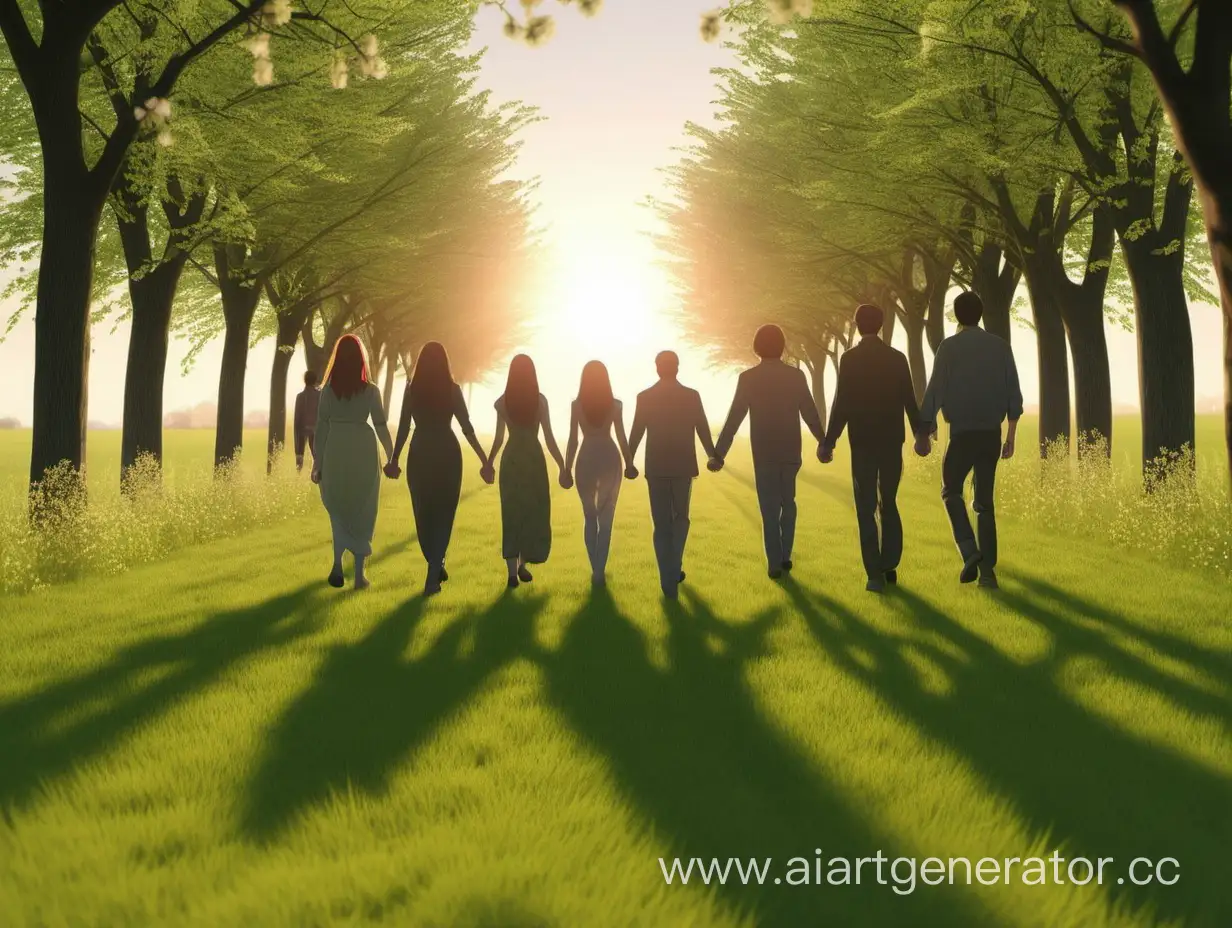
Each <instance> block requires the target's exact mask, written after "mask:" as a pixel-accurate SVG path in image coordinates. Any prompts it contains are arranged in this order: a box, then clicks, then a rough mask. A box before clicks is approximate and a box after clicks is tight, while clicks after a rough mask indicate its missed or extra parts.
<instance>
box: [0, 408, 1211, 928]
mask: <svg viewBox="0 0 1232 928" xmlns="http://www.w3.org/2000/svg"><path fill="white" fill-rule="evenodd" d="M201 434H202V435H204V434H205V433H201ZM17 440H18V439H13V442H16V441H17ZM180 440H181V439H180V438H178V437H177V439H176V446H175V449H174V455H173V456H172V457H173V462H174V460H176V457H175V456H178V455H183V459H184V460H187V459H188V457H189V455H188V453H187V450H186V449H187V446H186V445H181V444H179V442H180ZM184 440H185V441H189V440H191V439H184ZM95 446H96V449H98V448H103V450H106V449H105V446H104V445H103V442H101V441H96V442H95ZM208 446H209V442H208V440H204V441H203V442H202V443H201V447H200V448H195V446H194V448H193V454H194V455H196V454H197V453H200V455H202V456H203V457H204V459H205V460H206V462H207V466H208V453H209V452H208ZM9 447H10V449H11V448H12V445H10V446H9ZM3 451H4V449H2V448H0V467H3V468H8V469H9V470H12V471H13V473H14V474H16V475H17V476H16V479H17V480H18V481H20V475H21V472H22V462H20V461H19V462H18V464H17V466H16V467H15V468H14V467H13V466H12V463H11V461H7V460H6V457H10V456H6V455H5V454H4V453H3ZM840 453H841V455H843V456H841V457H840V460H839V461H837V462H836V463H835V465H833V466H832V467H831V468H829V469H822V468H821V467H820V466H819V465H817V464H815V463H813V464H811V465H809V466H807V467H806V469H805V473H804V475H803V477H802V482H801V499H800V506H801V529H800V537H799V541H798V545H797V565H798V568H797V570H796V572H795V576H794V578H793V579H792V580H791V581H789V582H785V583H783V584H781V585H775V584H772V583H770V582H769V581H768V580H766V578H765V576H764V572H763V567H762V563H761V557H760V553H759V545H760V541H759V528H758V525H757V517H756V506H755V499H754V495H753V490H752V487H751V470H750V468H749V465H748V463H747V461H744V460H737V459H735V458H734V459H733V461H732V463H731V465H730V466H729V469H728V470H727V471H726V472H724V473H723V474H721V475H718V476H711V475H706V476H704V477H703V478H702V479H700V480H699V481H698V483H697V487H696V492H695V499H694V525H693V534H692V536H691V539H690V544H689V551H688V555H687V564H686V567H687V569H688V571H689V580H688V583H687V584H686V585H685V591H684V592H683V594H682V598H681V600H680V603H679V605H678V606H673V607H671V608H668V607H666V606H665V604H664V603H663V602H662V601H661V600H660V598H659V596H658V590H657V584H656V582H655V578H654V568H653V558H652V554H651V549H650V529H649V524H648V507H647V502H646V493H645V487H644V485H643V484H642V483H640V482H639V483H637V484H627V485H626V487H625V495H624V496H623V497H622V500H621V505H620V509H619V514H618V525H617V532H616V540H615V544H614V553H613V559H612V564H611V568H610V573H611V578H612V579H611V583H610V593H604V594H593V593H592V592H591V590H590V587H589V583H588V571H587V569H586V566H585V554H584V551H583V548H582V542H581V531H580V529H581V525H580V521H581V519H580V511H579V507H578V506H577V504H576V499H575V498H574V497H573V496H572V495H571V494H566V493H564V492H563V491H558V492H557V494H556V496H555V498H554V507H555V508H554V514H553V516H554V524H555V527H556V547H555V551H554V552H553V556H552V559H551V562H550V563H549V564H547V565H545V566H543V567H542V568H540V569H539V570H538V571H537V573H536V580H535V582H534V583H533V584H531V585H530V586H528V587H523V588H522V589H520V590H518V591H517V592H516V593H514V594H512V595H506V594H505V592H504V589H503V585H504V579H503V565H502V564H501V562H500V560H499V557H498V555H499V550H498V544H499V529H498V524H499V506H498V500H497V495H496V491H495V489H494V488H487V487H483V486H481V485H480V484H479V482H478V481H477V479H475V478H474V477H473V476H468V483H467V486H466V490H465V493H466V499H465V501H464V503H463V506H462V509H461V511H460V514H459V524H458V528H457V533H456V536H455V543H454V546H453V548H452V550H451V555H450V573H451V574H452V575H453V578H454V579H452V580H451V581H450V584H449V585H448V587H447V591H446V593H445V594H444V595H443V596H441V597H439V598H436V599H434V600H432V601H429V602H426V603H425V602H424V601H422V600H421V599H420V598H419V597H418V595H417V593H418V590H419V587H420V585H421V583H422V573H423V571H422V562H421V560H420V558H419V554H418V550H417V549H416V547H415V543H414V537H413V527H412V524H411V517H410V505H409V499H408V497H407V494H406V490H405V485H403V484H399V485H395V484H392V483H386V484H385V485H384V488H383V489H384V495H383V501H382V511H381V518H380V522H379V524H378V538H377V551H378V554H377V556H376V558H375V564H374V566H373V568H372V577H373V580H374V586H373V588H372V589H371V590H370V591H368V592H366V593H362V594H355V593H352V592H349V591H346V592H337V591H334V590H331V589H329V588H328V587H327V586H326V585H325V583H324V576H325V573H326V571H327V569H328V560H329V554H328V525H327V522H326V519H325V517H324V513H323V512H322V513H318V514H314V515H312V516H310V517H307V518H296V519H292V520H288V521H286V522H284V523H282V524H279V525H274V526H268V527H262V526H254V527H253V530H252V532H251V533H250V534H248V535H246V536H245V537H243V538H240V539H231V540H226V541H220V542H214V543H211V544H209V545H204V546H198V547H194V548H190V549H187V550H184V551H180V552H177V553H174V554H172V555H171V556H169V557H168V559H166V560H165V561H163V562H161V563H158V564H152V565H148V566H145V567H140V568H138V569H135V570H133V571H130V572H128V573H126V574H123V575H121V576H119V577H114V578H107V579H98V580H87V581H81V582H78V583H72V584H66V585H63V586H60V587H56V588H52V589H50V590H45V591H42V592H39V593H37V594H33V595H30V596H27V597H10V598H7V599H5V600H3V601H0V628H2V629H3V634H4V647H3V649H2V650H0V814H2V815H3V820H2V823H0V925H4V926H10V925H12V926H22V925H68V924H73V925H77V924H80V925H180V924H183V925H202V926H205V925H211V926H213V925H240V924H243V925H266V924H272V925H293V924H294V925H326V924H330V925H332V924H367V923H375V922H384V923H390V924H399V925H403V924H405V925H422V926H458V928H480V926H488V928H528V926H562V928H565V926H568V928H572V926H589V925H595V926H607V925H628V926H645V925H697V926H736V925H773V926H803V925H819V924H827V925H829V924H833V925H936V926H946V928H949V926H959V925H975V926H982V925H1014V926H1017V925H1023V926H1027V925H1040V926H1044V925H1047V926H1075V928H1077V926H1084V928H1085V926H1113V925H1115V926H1131V925H1132V926H1145V925H1152V924H1163V923H1168V924H1185V925H1227V924H1229V923H1232V885H1230V884H1229V881H1228V879H1227V875H1228V848H1229V844H1230V840H1229V839H1230V838H1232V731H1230V725H1229V718H1230V716H1232V632H1230V631H1229V624H1228V616H1229V615H1230V614H1232V590H1230V588H1229V584H1228V582H1227V579H1226V577H1222V576H1216V575H1212V574H1209V573H1197V572H1188V571H1185V570H1178V569H1173V568H1170V567H1169V566H1167V565H1165V564H1161V563H1156V562H1154V561H1152V560H1151V559H1147V558H1144V557H1141V556H1136V555H1131V554H1125V553H1121V552H1114V551H1109V550H1107V549H1104V548H1102V547H1100V546H1097V545H1092V544H1091V543H1090V542H1089V541H1073V540H1067V539H1066V538H1064V537H1062V536H1059V535H1057V534H1056V533H1054V532H1052V531H1050V530H1048V529H1047V528H1037V527H1034V525H1032V524H1028V523H1026V522H1015V521H1010V520H1006V521H1005V522H1004V523H1003V528H1002V536H1003V545H1002V547H1003V555H1002V561H1003V569H1002V571H1001V573H1002V581H1003V589H1002V590H1001V591H1000V592H999V593H993V594H990V593H988V592H986V591H981V590H977V589H974V588H969V587H959V585H958V583H957V580H956V568H957V565H956V563H955V555H954V553H953V548H952V545H951V543H950V541H949V538H948V532H947V526H946V523H945V520H944V515H943V513H942V510H941V507H940V502H939V500H938V499H937V488H936V486H935V482H934V479H933V475H932V473H931V472H929V471H928V470H927V469H921V468H918V467H914V468H913V470H912V473H911V474H910V475H909V477H908V480H907V484H906V486H905V488H904V492H903V503H904V511H905V518H906V525H907V545H908V553H907V557H906V560H905V563H904V567H903V569H902V571H901V585H900V587H899V588H898V589H897V590H896V591H894V592H893V593H892V594H890V595H887V596H886V597H884V598H881V599H877V598H874V597H872V596H870V595H869V594H866V593H864V591H863V588H862V581H861V578H860V573H861V571H860V568H859V555H858V550H857V546H856V533H855V524H854V516H853V514H852V511H851V504H850V488H849V481H848V479H847V472H846V466H847V464H846V457H845V452H840ZM194 460H195V457H194ZM185 466H187V465H185ZM98 470H101V468H99V469H96V471H95V472H94V473H93V477H94V478H95V479H99V478H98ZM4 473H6V474H7V473H8V471H5V472H4ZM2 479H5V480H7V479H8V477H4V478H2ZM817 848H820V849H821V854H822V856H823V858H830V857H839V856H845V857H850V858H855V857H866V856H872V855H874V854H876V853H877V852H878V850H880V851H882V852H883V853H884V854H885V855H887V856H888V857H890V858H893V857H896V856H915V857H918V858H921V859H922V858H924V857H928V856H936V857H941V858H948V857H952V856H965V857H969V858H971V859H972V860H973V861H975V860H976V859H977V858H980V857H984V856H988V857H993V858H1006V857H1028V856H1031V855H1033V854H1043V855H1048V854H1051V853H1052V851H1053V849H1054V848H1059V849H1060V852H1061V854H1062V855H1063V856H1065V857H1073V856H1085V857H1088V858H1092V859H1094V858H1099V857H1105V858H1107V857H1111V858H1114V859H1115V862H1114V863H1112V864H1109V865H1108V867H1107V869H1106V871H1105V883H1104V885H1102V886H1097V885H1094V884H1091V885H1087V886H1074V885H1063V886H1055V885H1049V886H1036V887H1032V886H1024V885H1022V883H1021V882H1020V881H1019V879H1018V875H1017V874H1015V879H1014V881H1013V882H1012V883H1011V885H1000V884H999V885H995V886H981V885H978V884H976V885H971V886H968V885H965V884H964V885H960V886H953V887H948V886H936V887H929V886H924V885H922V884H920V885H918V886H917V888H916V890H915V891H914V892H913V893H910V894H906V895H900V894H897V893H895V892H894V891H893V887H892V885H877V884H876V883H875V882H872V883H871V885H870V879H871V877H872V870H871V869H865V871H864V881H863V884H862V885H860V886H829V885H821V886H818V885H810V886H788V885H773V878H774V876H785V875H786V870H787V861H788V858H791V857H794V856H802V857H804V858H807V859H808V860H809V861H812V860H813V858H814V857H815V849H817ZM675 856H681V857H702V858H706V859H709V858H712V857H720V858H726V857H728V856H739V857H742V858H749V857H758V858H765V857H773V858H774V864H773V867H772V870H771V878H770V880H768V885H765V886H760V887H754V886H742V885H740V884H739V881H738V880H737V879H736V878H735V874H734V873H733V874H732V876H731V877H729V879H728V881H727V883H726V885H722V886H720V885H718V883H717V882H715V883H712V884H711V885H710V886H706V885H703V884H701V883H699V882H698V879H697V878H696V877H695V878H694V879H692V880H691V881H690V883H689V885H687V886H680V885H672V886H668V885H666V884H665V881H664V879H663V876H662V874H661V871H660V864H659V858H660V857H669V858H670V857H675ZM1138 856H1143V857H1149V858H1153V859H1159V858H1163V857H1173V858H1176V859H1177V860H1178V861H1179V863H1180V876H1181V879H1180V881H1179V882H1177V883H1176V884H1175V885H1172V886H1162V885H1158V884H1154V885H1150V886H1142V887H1137V886H1134V885H1132V884H1131V883H1130V882H1129V881H1128V880H1126V882H1125V883H1123V884H1118V883H1117V879H1118V878H1125V876H1126V875H1127V868H1128V865H1129V862H1130V860H1132V859H1133V858H1135V857H1138ZM1049 868H1050V869H1051V865H1049ZM827 869H828V867H825V866H823V871H822V872H823V874H824V873H825V872H826V871H827ZM1063 875H1064V874H1063ZM1079 875H1081V874H1079ZM886 878H887V879H890V877H889V873H888V871H887V875H886ZM1066 882H1067V884H1068V879H1067V880H1066Z"/></svg>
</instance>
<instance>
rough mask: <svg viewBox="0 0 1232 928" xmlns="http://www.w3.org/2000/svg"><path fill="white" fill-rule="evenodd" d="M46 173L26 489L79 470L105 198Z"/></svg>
mask: <svg viewBox="0 0 1232 928" xmlns="http://www.w3.org/2000/svg"><path fill="white" fill-rule="evenodd" d="M74 115H75V113H74ZM67 144H73V143H72V142H68V143H67ZM44 171H45V174H44V179H43V243H42V252H41V255H40V258H39V274H38V295H37V297H36V301H35V316H34V422H33V435H32V446H31V450H30V482H31V483H32V484H34V483H37V482H38V481H40V480H42V479H43V474H44V473H45V472H46V471H47V470H48V469H49V468H52V467H55V466H56V465H57V464H59V463H61V462H63V461H67V462H68V463H69V465H70V466H71V467H72V468H73V469H74V470H76V471H78V472H81V471H82V470H83V468H84V465H85V451H86V417H87V406H88V388H89V366H90V301H91V297H92V289H93V282H94V250H95V241H96V239H97V237H98V227H99V223H100V222H101V221H102V211H103V203H104V201H105V194H106V189H105V188H103V189H101V190H100V189H98V186H97V184H94V183H92V182H91V180H90V178H89V177H88V175H86V174H84V173H83V172H81V171H76V170H73V169H72V167H71V166H64V165H62V164H60V163H58V162H57V160H55V159H52V158H48V159H45V165H44Z"/></svg>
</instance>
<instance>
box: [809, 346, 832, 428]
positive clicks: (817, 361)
mask: <svg viewBox="0 0 1232 928" xmlns="http://www.w3.org/2000/svg"><path fill="white" fill-rule="evenodd" d="M805 354H807V356H808V357H807V358H806V361H807V365H808V371H809V382H810V383H811V384H812V388H813V405H814V406H816V407H817V415H819V416H820V417H821V427H822V428H823V429H824V428H825V427H826V423H827V422H828V421H829V420H828V416H829V404H828V403H827V402H826V357H827V355H826V349H825V346H824V345H819V346H816V347H813V346H809V347H807V348H805Z"/></svg>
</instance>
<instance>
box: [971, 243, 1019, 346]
mask: <svg viewBox="0 0 1232 928" xmlns="http://www.w3.org/2000/svg"><path fill="white" fill-rule="evenodd" d="M1004 257H1005V253H1004V251H1003V250H1002V248H1001V246H1000V245H995V244H986V245H984V247H983V248H981V249H980V253H979V254H978V255H977V256H976V260H975V266H974V267H973V268H972V272H971V286H972V289H973V290H974V291H975V292H976V293H977V294H979V296H980V299H981V300H982V301H983V302H984V328H985V329H987V330H988V331H989V332H991V333H992V334H993V335H999V336H1001V337H1002V338H1004V339H1005V340H1006V341H1007V342H1011V343H1012V339H1011V337H1010V330H1011V323H1010V317H1011V316H1010V314H1011V312H1012V310H1013V307H1014V294H1015V293H1016V292H1017V291H1018V282H1019V281H1020V280H1021V279H1022V271H1020V270H1019V269H1018V268H1017V267H1015V266H1014V264H1013V262H1011V261H1008V260H1003V258H1004Z"/></svg>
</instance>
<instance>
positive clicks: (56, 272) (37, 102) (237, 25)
mask: <svg viewBox="0 0 1232 928" xmlns="http://www.w3.org/2000/svg"><path fill="white" fill-rule="evenodd" d="M87 6H91V7H92V12H90V13H86V12H82V11H74V12H72V13H61V12H60V9H59V7H57V6H55V5H46V4H38V5H37V6H36V5H35V4H34V3H29V4H25V3H21V2H17V0H0V25H2V26H3V27H4V35H5V38H6V41H7V47H8V53H9V56H10V59H11V62H12V65H13V67H12V68H7V69H6V68H5V67H4V66H3V61H2V60H0V121H2V123H0V124H2V125H3V129H4V143H3V146H2V148H0V158H2V159H3V160H7V161H8V162H10V163H11V164H12V166H13V167H15V168H16V171H17V174H16V179H15V181H14V182H13V183H12V184H11V185H10V186H11V187H12V188H13V189H12V190H10V191H9V192H8V199H9V202H8V203H7V204H6V207H5V216H4V221H3V222H2V223H0V263H4V262H6V261H7V262H9V263H15V264H18V265H20V266H22V267H23V269H27V270H26V271H25V273H23V274H22V276H20V277H19V278H18V280H17V281H16V283H15V284H14V290H15V291H16V292H18V293H20V294H21V295H22V296H23V297H25V301H24V303H23V309H24V310H29V309H30V308H33V310H34V311H35V334H36V359H35V361H36V374H35V380H36V382H35V422H34V448H33V453H32V459H31V470H30V476H31V481H32V482H37V481H38V480H39V479H40V478H41V476H42V474H43V473H44V472H45V470H46V469H47V468H48V467H50V466H52V465H54V464H57V463H59V462H60V461H62V460H68V461H69V462H71V463H72V464H73V465H75V466H77V467H80V465H81V463H82V461H83V459H84V445H85V430H84V424H85V406H86V382H87V376H88V370H87V361H88V355H89V322H90V318H91V307H93V309H94V316H95V317H96V318H97V317H98V316H99V315H102V314H105V313H106V312H108V311H110V310H111V309H112V308H113V307H114V305H115V303H116V302H120V303H121V304H123V303H126V304H127V307H126V308H127V309H128V311H129V317H130V320H131V337H130V347H129V357H128V365H127V373H126V382H125V398H124V423H123V428H124V434H123V441H122V445H123V451H122V455H123V460H122V464H123V468H124V469H126V468H128V467H129V466H131V464H132V463H133V462H134V461H135V460H136V458H137V456H138V455H140V454H142V453H150V454H153V455H155V456H156V457H158V456H161V450H162V396H163V381H164V377H165V373H166V363H167V353H168V342H169V338H170V335H171V332H172V330H173V329H175V328H177V327H178V328H180V329H181V330H183V331H184V332H186V333H187V334H188V335H189V337H190V338H191V339H192V341H193V343H194V345H195V346H197V347H200V346H202V345H204V344H205V343H207V342H208V341H210V340H212V339H215V338H217V337H220V336H221V337H222V339H223V346H224V347H223V359H222V365H221V371H220V377H219V388H218V402H217V406H218V424H217V438H216V447H215V460H216V462H217V463H223V462H225V461H227V460H229V459H230V458H231V457H232V456H233V455H234V454H235V453H236V452H237V451H238V450H239V449H240V447H241V445H242V441H243V397H244V387H245V374H246V364H247V357H248V353H249V350H250V348H251V346H252V345H253V344H255V343H256V342H258V341H260V340H261V339H264V338H268V337H269V336H273V341H274V351H275V356H274V364H273V373H272V376H271V384H270V426H269V437H268V444H269V449H270V450H271V451H273V449H274V448H276V447H277V446H278V445H279V444H281V442H282V441H283V439H284V437H285V435H284V432H285V424H286V415H285V410H286V394H287V382H286V381H287V372H288V368H289V365H290V361H291V357H292V353H293V352H294V350H295V349H296V346H297V344H299V343H300V342H301V341H302V343H303V346H304V350H305V352H306V354H307V359H308V363H309V366H311V367H315V368H316V369H318V371H319V370H320V368H321V367H322V366H323V363H324V360H325V357H324V356H325V353H326V351H327V350H328V347H329V346H330V345H331V344H332V342H333V340H335V339H336V338H337V337H338V336H339V335H340V334H342V332H344V331H347V330H351V329H354V330H357V331H361V332H362V333H363V334H364V336H365V338H366V340H367V342H368V344H369V345H370V346H371V347H372V350H373V353H374V365H375V367H376V368H377V370H378V371H382V372H383V374H382V376H383V379H384V383H385V393H386V397H387V401H388V398H389V394H390V392H391V391H392V386H393V382H394V378H395V376H396V371H397V369H398V368H399V367H401V368H403V369H408V368H409V364H410V358H411V357H413V355H414V353H415V352H416V350H417V347H418V345H420V344H422V342H423V341H424V340H426V339H427V338H431V337H436V338H443V339H447V340H449V341H450V342H451V344H453V345H455V346H457V347H456V350H455V354H456V358H455V361H456V363H457V364H458V366H459V374H460V375H461V376H463V377H466V376H474V375H476V374H478V373H479V372H480V371H481V370H483V369H484V368H486V367H487V366H488V364H489V363H490V361H491V358H492V356H493V354H494V353H495V352H496V351H498V350H499V349H500V348H502V347H503V346H504V345H505V344H507V343H508V341H509V340H510V339H512V338H513V337H514V334H515V332H516V328H517V324H518V320H519V317H520V307H519V305H518V294H520V293H521V292H522V291H523V290H524V287H523V286H522V282H523V281H524V278H525V276H526V275H527V274H528V273H529V272H530V270H531V268H532V267H533V260H532V259H533V254H532V250H533V241H532V239H533V235H532V230H531V228H530V209H529V205H528V202H527V195H528V193H529V188H528V185H526V184H524V183H520V182H514V181H509V180H504V179H502V177H503V175H505V173H506V172H507V169H508V168H509V167H510V165H511V163H512V161H513V159H514V157H515V155H516V150H517V145H516V143H515V142H514V136H515V134H516V133H517V132H518V131H519V130H520V129H521V128H522V127H523V126H524V125H525V124H526V123H527V122H528V121H529V120H531V119H533V118H534V117H533V114H532V113H531V112H530V111H528V110H526V109H525V108H523V107H519V106H504V107H497V106H493V105H492V104H491V102H490V100H489V99H488V97H487V95H486V94H485V93H480V92H477V90H476V88H475V75H476V69H477V64H478V59H477V58H476V57H475V56H468V55H466V54H464V53H463V47H464V45H465V44H466V42H467V41H468V40H469V38H470V35H471V28H472V20H473V15H474V8H473V4H470V3H459V2H457V0H363V2H354V3H348V4H337V3H330V2H328V0H322V2H320V3H317V4H307V3H303V4H296V6H295V7H292V5H291V4H290V3H287V2H282V0H266V2H262V3H251V4H236V3H228V2H221V3H211V2H205V3H201V2H193V3H180V2H151V3H144V4H140V5H137V6H134V5H130V4H124V5H122V6H121V5H119V4H118V3H109V2H100V3H95V4H87ZM35 35H38V36H39V41H38V42H37V43H36V42H35V39H34V36H35ZM194 37H195V38H194ZM73 50H76V53H75V54H73V55H70V54H69V53H70V52H73ZM192 64H195V66H194V67H192V68H190V67H189V65H192ZM331 85H332V86H331ZM348 85H350V86H349V87H348ZM172 87H174V88H175V89H176V94H175V98H174V107H173V106H172V103H171V101H170V99H169V97H170V94H171V89H172ZM463 336H465V337H463Z"/></svg>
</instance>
